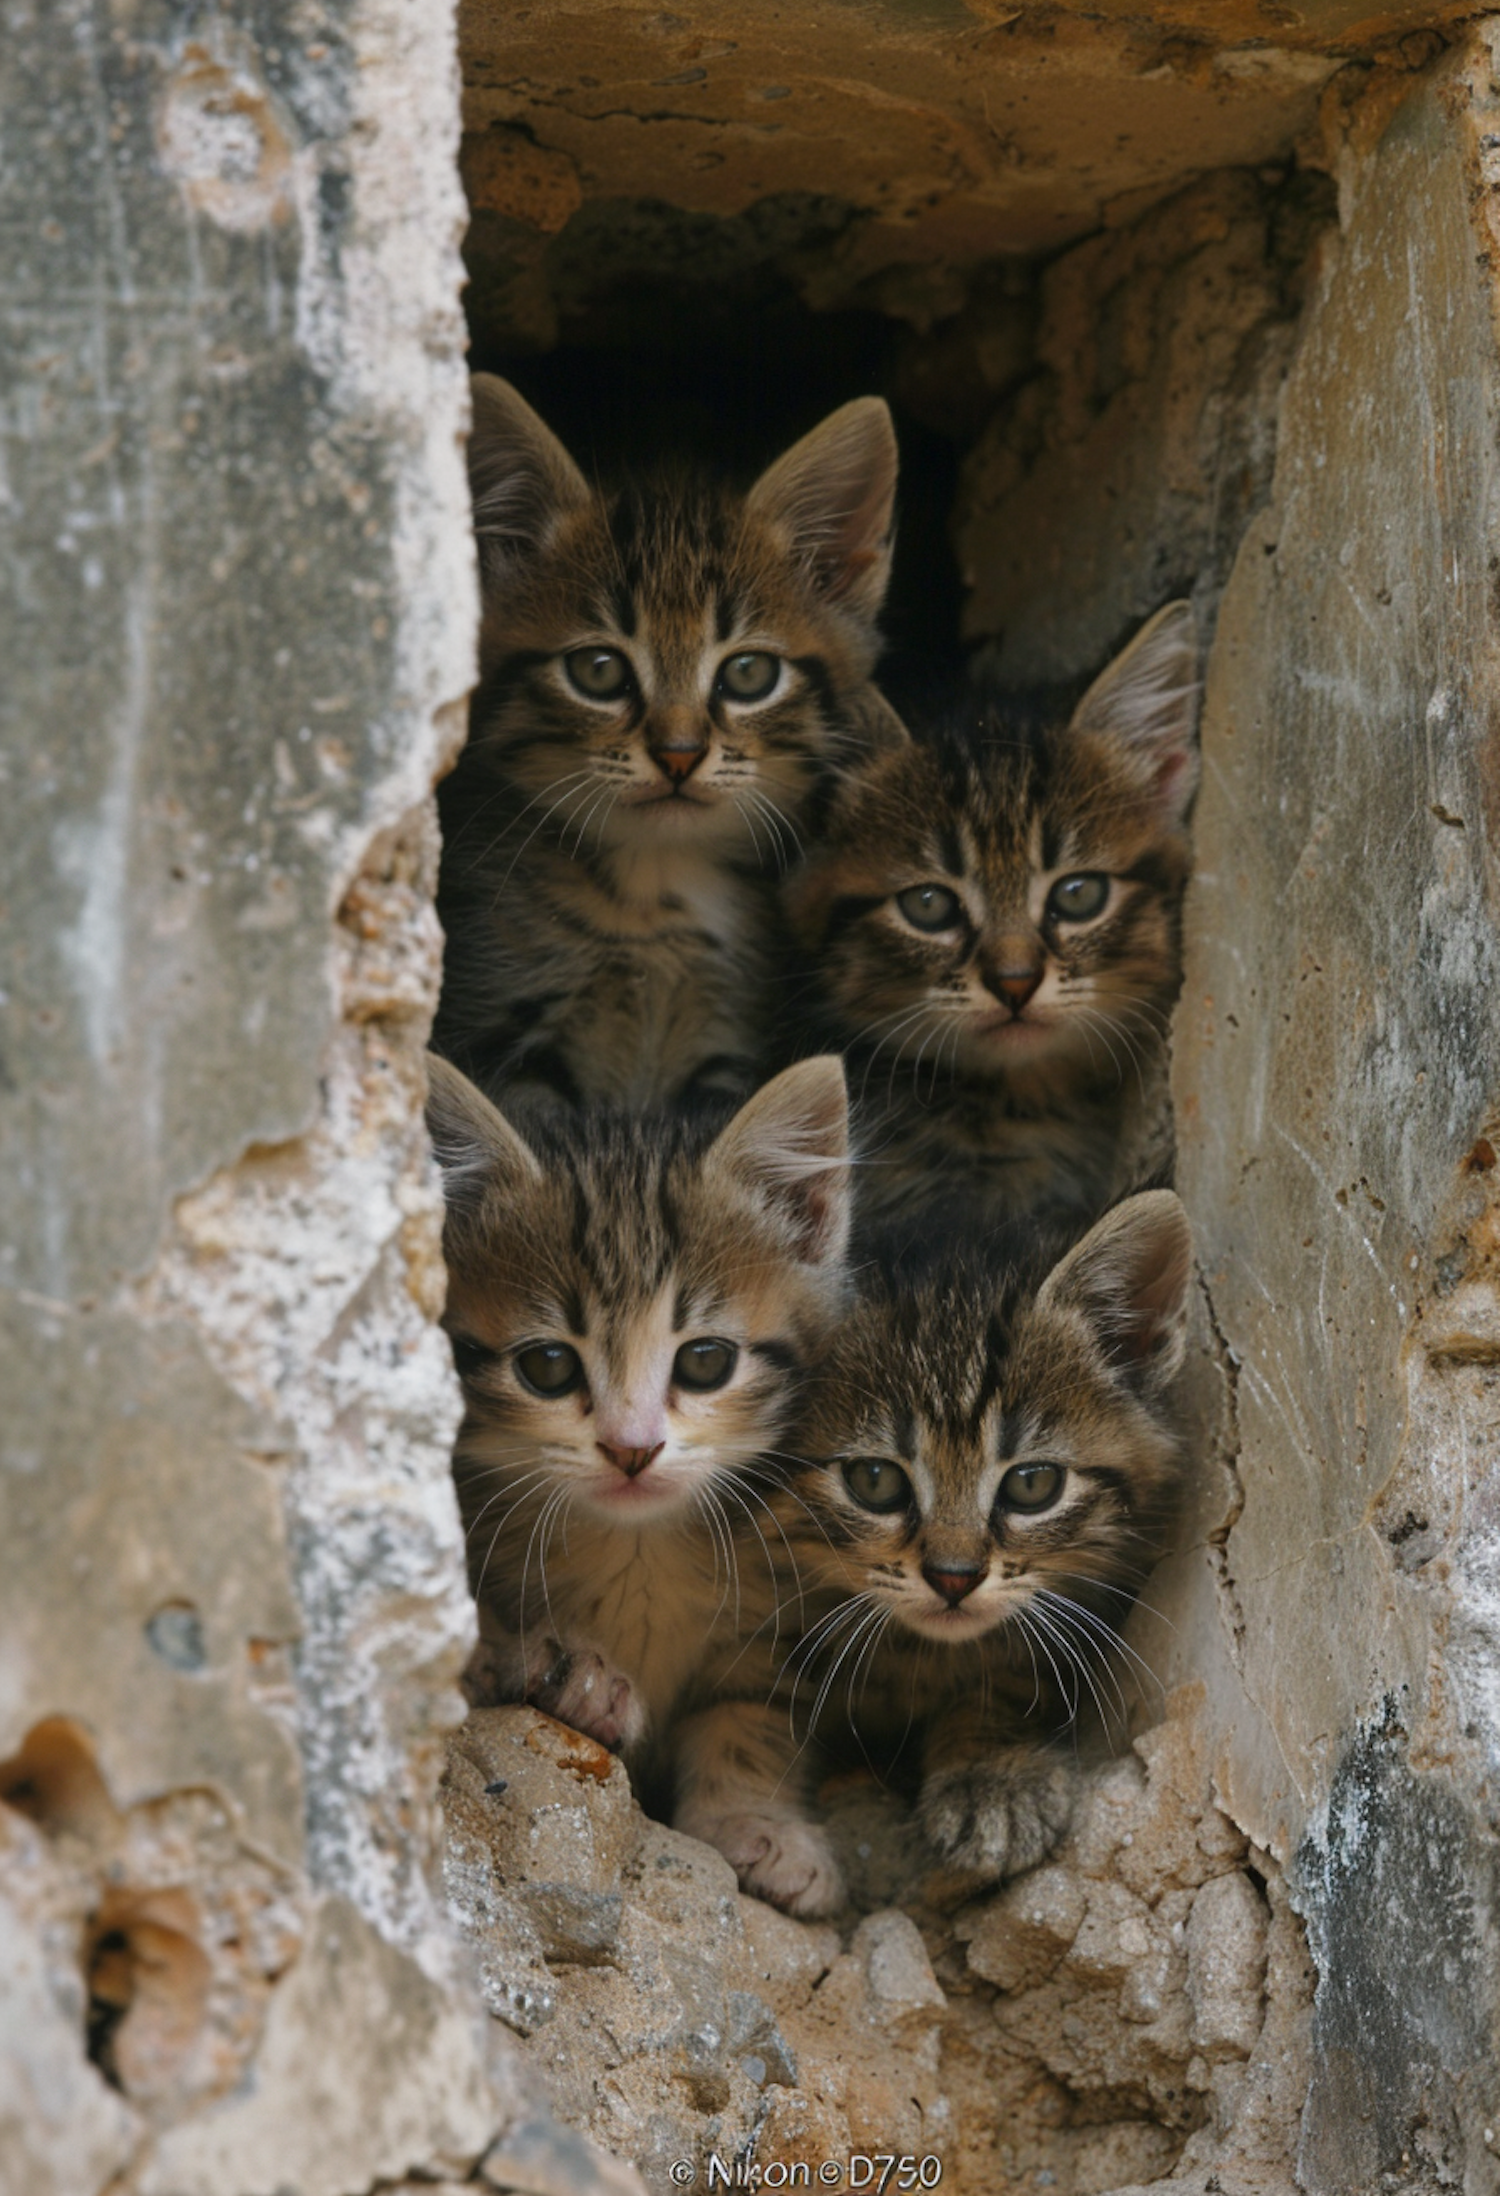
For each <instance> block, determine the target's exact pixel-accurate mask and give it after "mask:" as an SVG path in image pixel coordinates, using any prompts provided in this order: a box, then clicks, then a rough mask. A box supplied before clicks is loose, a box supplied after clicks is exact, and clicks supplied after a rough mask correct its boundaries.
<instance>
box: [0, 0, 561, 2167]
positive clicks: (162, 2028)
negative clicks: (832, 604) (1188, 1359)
mask: <svg viewBox="0 0 1500 2196" xmlns="http://www.w3.org/2000/svg"><path fill="white" fill-rule="evenodd" d="M238 15H239V16H240V17H244V11H238ZM0 103H3V106H4V111H5V114H6V117H7V121H6V136H5V151H4V159H3V162H0V236H3V241H4V248H3V254H0V257H3V261H4V268H5V273H4V278H3V288H0V570H3V574H4V584H3V585H0V657H3V660H4V662H5V666H6V669H5V675H4V679H3V681H0V726H3V736H0V774H3V784H4V802H3V818H4V820H3V837H4V857H3V859H4V868H3V878H0V904H3V909H4V917H5V920H4V924H3V936H4V945H3V949H0V950H3V955H4V967H3V973H0V1147H3V1155H4V1163H3V1168H0V1184H3V1186H0V1207H3V1214H0V1246H3V1248H0V1288H3V1300H0V1334H3V1369H0V1385H3V1389H4V1393H5V1398H6V1408H5V1415H4V1425H3V1428H0V1512H3V1523H0V1622H3V1627H4V1633H5V1639H4V1649H3V1652H0V1673H3V1675H0V1877H3V1883H4V1907H3V1912H4V1916H5V1920H4V1929H5V1936H6V1954H5V1957H4V1958H3V1960H0V2034H3V2039H4V2043H3V2048H0V2065H3V2067H4V2073H3V2075H0V2188H3V2189H4V2190H5V2191H6V2196H10V2192H11V2191H12V2190H14V2191H16V2196H93V2192H94V2191H96V2190H101V2189H103V2188H104V2187H106V2186H108V2187H110V2188H111V2189H113V2188H116V2187H124V2186H127V2185H128V2186H129V2187H131V2188H134V2189H140V2190H143V2191H144V2190H146V2189H150V2190H152V2191H155V2192H156V2196H189V2192H191V2191H205V2192H206V2191H208V2190H212V2191H213V2196H240V2192H243V2196H251V2192H252V2191H264V2192H265V2196H271V2192H272V2191H278V2192H280V2191H284V2190H296V2191H298V2192H299V2196H313V2192H314V2191H320V2192H323V2196H344V2192H345V2191H351V2192H352V2191H355V2190H358V2189H363V2188H366V2187H368V2186H370V2185H372V2184H373V2183H374V2182H376V2181H377V2180H379V2181H380V2182H382V2183H385V2184H389V2183H390V2182H392V2181H394V2180H396V2179H399V2178H401V2177H404V2176H405V2175H407V2174H408V2173H410V2172H412V2171H419V2172H424V2173H426V2174H427V2175H428V2177H429V2178H431V2177H432V2176H433V2175H439V2176H440V2175H443V2174H448V2175H452V2174H454V2173H457V2174H459V2175H460V2176H466V2175H467V2174H468V2173H470V2172H471V2171H472V2170H473V2169H475V2168H476V2167H477V2164H478V2161H479V2159H480V2157H481V2156H482V2155H483V2153H484V2152H485V2151H486V2150H487V2149H488V2148H489V2147H490V2146H491V2144H492V2143H493V2141H494V2140H495V2138H496V2137H497V2135H499V2134H500V2133H501V2132H502V2131H503V2129H504V2128H505V2126H506V2124H507V2121H508V2119H509V2118H510V2117H511V2116H512V2115H513V2113H514V2112H515V2111H516V2109H517V2107H518V2105H519V2102H520V2099H519V2092H518V2090H517V2089H516V2087H515V2076H514V2073H513V2071H512V2061H511V2059H510V2058H509V2057H508V2055H507V2053H506V2051H505V2049H504V2040H503V2037H502V2036H501V2035H500V2033H499V2032H498V2031H496V2030H494V2029H493V2027H492V2025H491V2024H489V2023H488V2022H487V2021H486V2020H485V2017H484V2014H483V2011H482V2007H481V2004H480V2000H479V1997H478V1994H477V1991H476V1990H475V1989H474V1987H473V1984H472V1980H471V1979H470V1977H469V1975H468V1971H467V1969H466V1968H465V1966H464V1964H463V1961H462V1958H461V1955H460V1953H459V1951H458V1948H457V1946H456V1943H455V1940H454V1938H453V1937H452V1934H451V1932H450V1931H449V1929H448V1926H447V1924H446V1921H445V1918H444V1914H443V1910H442V1907H441V1905H440V1903H439V1901H438V1900H437V1899H436V1898H435V1897H434V1895H433V1883H432V1878H433V1876H434V1875H435V1872H436V1851H435V1847H436V1832H437V1818H436V1811H435V1803H434V1784H435V1779H436V1773H437V1768H438V1765H439V1759H438V1757H439V1753H440V1748H441V1736H442V1731H443V1727H444V1726H445V1725H446V1724H450V1723H451V1722H452V1721H453V1720H454V1718H455V1717H456V1715H457V1713H458V1712H459V1701H458V1696H457V1693H456V1689H455V1683H454V1680H455V1676H456V1672H457V1669H458V1666H459V1663H460V1661H461V1658H462V1654H463V1651H464V1647H465V1643H466V1640H467V1638H468V1635H469V1630H470V1625H471V1621H472V1620H471V1612H470V1609H469V1606H468V1602H467V1597H466V1595H465V1592H464V1588H463V1581H462V1567H461V1561H460V1549H459V1531H458V1523H457V1516H456V1510H455V1505H454V1500H453V1494H452V1488H451V1485H450V1482H449V1478H448V1472H447V1450H448V1445H449V1441H450V1439H451V1434H452V1429H453V1426H454V1422H455V1418H456V1394H455V1384H454V1382H453V1378H452V1373H451V1367H450V1365H449V1363H448V1358H447V1353H446V1349H445V1347H444V1345H443V1343H442V1341H441V1339H440V1337H439V1335H438V1334H437V1331H436V1329H435V1326H434V1324H433V1322H434V1318H435V1315H436V1313H437V1311H438V1310H439V1309H440V1306H441V1298H442V1287H443V1276H442V1270H441V1262H440V1258H439V1255H438V1227H439V1217H440V1205H439V1197H438V1192H437V1187H436V1184H435V1180H434V1178H433V1172H432V1167H431V1162H430V1159H429V1157H428V1155H427V1153H426V1150H425V1145H424V1142H423V1139H422V1135H421V1129H420V1105H421V1096H422V1067H421V1056H422V1047H423V1040H424V1035H425V1031H426V1028H427V1025H428V1021H429V1019H430V1015H431V1009H432V1003H433V998H434V995H435V988H436V982H437V973H438V953H439V941H438V937H437V932H436V928H435V925H434V922H433V917H432V912H431V896H432V877H433V869H434V860H435V843H434V842H435V827H434V824H433V821H432V816H431V801H430V795H431V787H432V782H433V779H434V777H435V775H436V773H437V772H438V770H439V769H440V768H441V767H443V765H444V764H445V762H446V761H447V759H448V758H449V757H450V756H451V753H452V751H453V747H454V744H455V742H456V740H457V738H458V737H459V734H460V731H461V705H462V698H463V694H464V691H465V688H466V686H467V684H468V682H469V679H470V677H471V672H472V651H473V624H474V589H473V578H472V551H471V547H470V543H469V539H468V525H467V500H466V496H465V493H464V485H463V469H462V454H461V439H460V438H461V434H462V429H463V425H464V404H465V395H464V379H463V358H462V333H463V330H462V322H461V319H460V316H459V312H458V288H459V281H460V276H461V269H460V265H459V260H458V254H457V248H456V247H457V240H458V233H459V225H460V215H461V210H462V208H461V198H460V194H459V191H458V186H457V178H456V168H455V154H456V150H457V138H458V130H457V82H456V69H455V55H454V48H453V40H452V24H451V21H450V20H449V19H448V18H447V17H446V16H445V14H444V12H443V11H442V10H441V9H439V10H433V9H430V8H425V7H422V6H420V5H412V4H409V0H329V4H327V5H319V4H306V0H273V4H271V5H268V6H266V7H262V8H260V9H257V10H256V11H254V19H253V26H252V24H251V22H250V21H249V19H248V18H245V19H244V20H238V19H232V18H231V16H230V15H229V14H228V13H225V12H218V11H215V10H212V9H203V8H200V7H197V6H188V5H179V4H176V0H120V4H119V5H114V6H112V7H110V8H109V9H107V10H100V9H98V8H96V7H94V6H92V5H90V4H86V0H60V4H59V5H57V6H50V5H49V6H47V7H44V8H43V7H36V6H33V5H31V4H29V0H18V4H17V5H15V6H12V7H10V8H9V9H7V11H6V13H5V19H4V29H3V36H0Z"/></svg>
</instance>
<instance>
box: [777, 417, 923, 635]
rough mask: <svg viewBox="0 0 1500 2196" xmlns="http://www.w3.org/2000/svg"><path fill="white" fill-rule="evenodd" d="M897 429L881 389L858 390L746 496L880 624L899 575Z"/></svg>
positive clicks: (824, 581)
mask: <svg viewBox="0 0 1500 2196" xmlns="http://www.w3.org/2000/svg"><path fill="white" fill-rule="evenodd" d="M896 464H897V452H896V431H895V429H894V428H893V427H892V425H891V415H890V410H889V408H888V406H887V405H886V403H885V401H884V399H883V398H881V397H856V398H855V399H854V401H853V403H852V404H842V405H840V406H839V409H838V410H837V411H836V412H830V413H829V415H828V417H827V419H825V420H823V421H821V422H820V423H819V425H818V426H816V427H814V428H813V430H812V432H811V433H810V434H806V435H804V436H803V437H802V440H801V441H800V442H794V443H793V444H792V447H791V448H790V450H786V451H783V453H782V455H781V456H780V457H779V458H778V459H777V460H776V462H775V464H774V465H772V466H771V467H769V469H768V470H767V471H766V472H764V473H762V474H761V476H760V479H759V480H758V481H757V482H756V483H755V486H754V487H753V488H752V489H751V491H750V494H749V496H748V498H747V499H746V507H747V509H748V510H749V511H750V513H751V514H752V515H753V516H754V517H756V518H760V519H764V520H765V521H767V522H768V523H769V524H770V525H772V526H774V527H776V528H778V529H779V530H780V531H781V532H782V533H784V534H785V535H786V536H787V537H788V539H789V542H790V545H791V549H792V553H793V555H794V556H795V557H796V558H797V559H798V561H799V562H800V563H801V564H802V565H803V567H804V568H805V570H806V571H807V572H808V573H809V574H810V576H811V578H812V581H813V584H814V585H815V586H816V587H817V588H818V590H819V592H820V593H822V594H823V595H825V596H827V597H828V599H829V600H830V601H831V602H837V603H842V604H843V605H844V606H845V607H846V608H848V609H849V610H851V611H852V612H854V614H855V615H856V616H857V617H859V618H862V619H863V620H864V621H865V622H866V623H867V624H870V625H873V624H874V622H875V619H876V617H877V616H878V615H879V611H880V606H881V604H882V603H883V602H884V600H885V590H886V586H887V583H888V582H889V580H890V576H891V529H892V519H893V512H894V506H895V500H896Z"/></svg>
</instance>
